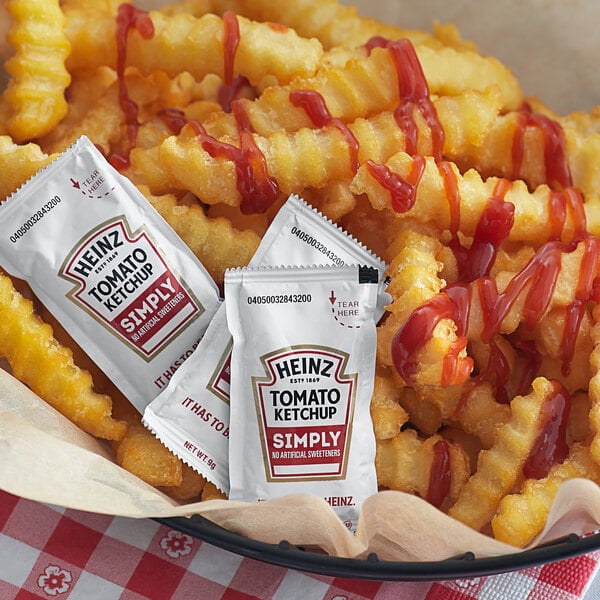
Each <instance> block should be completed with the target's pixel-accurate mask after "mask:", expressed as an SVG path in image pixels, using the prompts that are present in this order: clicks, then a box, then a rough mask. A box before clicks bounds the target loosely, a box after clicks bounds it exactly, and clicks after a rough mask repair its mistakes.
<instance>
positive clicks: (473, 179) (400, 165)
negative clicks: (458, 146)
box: [350, 152, 600, 243]
mask: <svg viewBox="0 0 600 600" xmlns="http://www.w3.org/2000/svg"><path fill="white" fill-rule="evenodd" d="M414 161H415V159H414V158H413V157H411V156H410V155H408V154H406V153H405V152H399V153H397V154H395V155H394V156H392V157H391V158H390V159H389V160H388V161H386V162H385V166H386V167H387V168H389V169H390V171H391V172H392V173H394V174H397V175H399V176H400V177H401V178H403V179H405V180H408V179H409V178H410V173H411V171H412V169H413V167H414ZM446 165H447V167H448V168H447V170H445V171H442V169H441V168H440V167H439V165H438V163H436V161H435V160H434V159H433V158H432V157H426V158H425V168H424V170H423V174H422V177H421V178H420V180H419V182H418V183H417V185H416V188H415V190H416V193H415V201H414V204H413V205H412V206H411V207H410V208H409V209H408V210H407V211H406V212H396V211H395V210H394V209H393V207H392V201H391V196H390V192H389V191H388V190H387V189H385V188H383V187H382V186H381V184H380V183H379V182H378V181H377V180H376V179H375V178H374V177H373V175H372V173H371V172H370V170H369V165H366V164H363V165H361V167H360V168H359V170H358V172H357V174H356V176H355V177H354V179H353V181H352V183H351V186H350V189H351V190H352V191H353V192H354V193H355V194H362V193H365V194H367V196H368V197H369V200H370V202H371V204H372V205H373V207H374V208H376V209H377V210H383V209H390V210H391V211H392V212H391V214H393V215H394V216H395V217H396V218H404V217H412V218H415V219H418V220H419V221H420V222H422V223H431V222H433V223H435V224H436V225H437V226H438V228H439V229H442V230H444V229H450V227H451V219H452V213H451V211H452V207H453V202H454V199H453V198H450V197H449V195H448V189H449V187H448V186H447V183H446V182H447V181H448V179H450V180H451V182H452V183H455V184H456V187H455V188H453V189H456V190H457V195H458V199H459V207H458V208H459V211H460V223H459V231H460V232H461V233H463V234H465V235H467V236H473V235H474V233H475V229H476V228H477V224H478V223H479V221H480V219H481V216H482V214H483V212H484V210H485V209H486V208H487V206H488V204H489V199H490V198H491V197H492V196H494V195H495V190H496V188H497V186H498V185H499V184H500V183H503V182H501V181H500V180H499V179H498V178H497V177H489V178H488V179H486V180H483V179H482V178H481V175H480V174H479V173H478V172H477V171H476V170H474V169H469V170H468V171H467V172H466V173H464V174H461V173H460V172H459V170H458V168H457V167H456V165H454V164H453V163H446ZM504 183H506V186H507V190H506V193H505V194H504V196H503V198H504V201H505V202H510V203H511V204H512V205H513V206H514V224H513V226H512V227H511V229H510V232H509V236H508V239H509V240H510V241H527V242H529V243H542V242H545V241H547V240H548V239H551V237H553V235H555V232H554V231H553V225H554V220H555V218H556V216H555V214H553V211H552V206H553V199H554V197H555V195H556V192H554V191H552V190H551V189H550V188H549V187H548V186H547V185H541V186H539V187H537V188H536V189H535V190H533V191H532V192H530V191H529V189H528V188H527V186H526V185H525V183H524V182H523V181H519V180H517V181H511V182H508V181H506V182H504ZM583 208H584V210H585V209H586V208H587V205H585V204H584V206H583ZM587 216H588V218H587V224H588V230H589V231H591V232H594V231H597V232H600V221H598V220H597V219H598V217H600V215H598V214H596V213H595V212H594V211H592V210H589V211H588V213H587ZM576 218H577V217H576V215H574V214H573V212H572V211H570V210H569V211H567V213H566V219H565V223H564V225H563V226H562V232H560V233H562V235H563V238H564V239H565V240H570V239H572V238H573V235H574V233H575V231H576V230H577V229H576V228H577V227H578V226H579V222H578V220H576Z"/></svg>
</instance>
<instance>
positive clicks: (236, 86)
mask: <svg viewBox="0 0 600 600" xmlns="http://www.w3.org/2000/svg"><path fill="white" fill-rule="evenodd" d="M247 89H248V90H249V89H251V86H250V82H249V81H248V80H247V79H246V78H245V77H244V76H243V75H238V76H237V77H235V78H234V79H233V81H231V83H229V84H225V83H223V84H222V85H221V86H220V87H219V90H218V92H217V102H218V103H219V104H220V105H221V108H222V109H223V111H224V112H226V113H230V112H231V111H232V108H233V102H234V101H235V100H236V99H237V98H239V97H240V95H241V93H242V92H243V91H244V90H247Z"/></svg>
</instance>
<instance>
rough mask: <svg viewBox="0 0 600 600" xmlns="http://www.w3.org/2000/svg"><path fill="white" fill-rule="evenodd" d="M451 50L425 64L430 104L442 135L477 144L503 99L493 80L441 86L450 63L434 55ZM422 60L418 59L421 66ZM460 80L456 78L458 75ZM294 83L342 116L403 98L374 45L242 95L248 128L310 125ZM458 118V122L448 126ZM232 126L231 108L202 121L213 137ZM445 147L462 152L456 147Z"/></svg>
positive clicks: (263, 130) (387, 55) (368, 112)
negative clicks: (252, 96) (250, 96)
mask: <svg viewBox="0 0 600 600" xmlns="http://www.w3.org/2000/svg"><path fill="white" fill-rule="evenodd" d="M420 50H421V52H422V53H423V52H425V53H428V52H430V50H424V49H420V47H416V48H415V51H416V52H417V54H419V51H420ZM454 56H455V55H454V54H451V55H449V56H447V55H443V56H437V57H436V58H435V59H434V58H433V57H432V59H431V65H430V68H431V70H432V72H430V73H428V71H427V70H425V71H424V75H425V79H426V80H427V81H428V85H429V89H430V93H431V94H437V95H440V97H439V98H437V99H436V100H435V104H436V109H437V111H438V114H439V116H440V120H441V121H442V122H444V121H448V125H447V126H445V129H446V130H447V135H450V137H452V136H453V135H455V133H460V135H461V136H464V143H466V142H469V143H472V144H477V143H478V142H479V143H480V141H481V140H482V139H483V137H484V136H485V135H486V132H487V128H488V126H490V125H491V124H492V123H495V118H496V116H497V114H498V113H499V111H501V110H503V109H504V108H505V102H504V101H503V97H502V95H501V94H500V93H499V91H498V88H497V87H496V86H493V85H491V86H486V85H479V86H477V87H474V88H471V87H469V86H464V87H462V88H459V87H456V88H454V89H451V90H443V89H442V88H443V86H450V83H448V82H445V81H444V79H443V78H444V76H447V74H448V73H450V72H452V70H453V68H452V65H451V64H449V65H444V64H440V63H438V62H437V61H438V60H441V62H443V60H442V59H444V58H446V59H448V61H450V62H451V60H452V58H453V57H454ZM427 66H428V65H427V64H426V65H423V67H424V69H425V68H426V67H427ZM438 69H439V70H438ZM459 80H460V78H458V80H457V81H459ZM297 89H301V90H311V91H314V92H316V93H318V94H320V95H321V97H322V98H323V101H324V103H325V105H326V106H327V110H328V111H329V112H330V113H331V115H332V116H333V117H336V118H339V119H343V120H344V121H345V122H351V121H354V120H356V119H358V118H360V117H363V118H368V117H371V116H373V115H375V114H378V113H380V112H383V111H393V110H394V109H395V108H396V106H397V105H398V103H399V102H400V101H401V100H402V99H401V98H400V96H399V89H398V72H397V67H396V65H395V63H394V60H393V58H392V55H391V52H390V50H388V49H384V48H377V49H375V50H373V52H372V53H371V54H370V56H363V57H360V58H355V59H352V60H349V61H348V62H347V63H346V64H344V65H343V66H341V67H340V66H332V67H329V68H321V69H320V70H319V71H318V72H317V73H316V75H314V76H313V77H311V78H299V79H296V80H294V81H293V82H292V83H291V84H290V85H288V86H285V87H282V86H274V87H269V88H267V89H265V90H264V91H263V93H262V94H261V95H260V96H259V97H258V98H257V99H256V100H254V101H253V102H250V101H244V100H242V101H241V103H242V105H243V108H244V111H245V112H246V114H247V116H248V120H249V122H250V124H251V126H252V129H253V130H254V131H256V132H257V133H258V134H259V135H263V136H269V135H271V134H273V133H275V132H276V131H278V130H280V129H285V130H287V131H297V130H298V129H301V128H302V127H310V126H312V124H311V122H310V120H309V119H308V117H307V116H306V114H305V113H304V111H302V110H301V109H300V108H298V107H296V106H294V104H293V103H292V102H291V100H290V92H291V91H292V90H297ZM449 92H452V93H451V95H449V96H448V97H445V96H443V95H441V94H442V93H449ZM455 96H460V97H461V98H463V100H462V102H460V103H457V102H456V101H453V98H454V97H455ZM444 98H445V99H444ZM490 105H491V106H490ZM490 107H491V110H490ZM459 119H460V123H461V124H460V126H452V123H454V122H456V121H457V120H459ZM235 128H236V125H235V120H234V119H233V117H232V115H231V114H224V113H222V114H220V115H219V116H218V117H217V116H215V117H214V118H213V119H211V120H210V121H209V122H207V123H206V129H207V131H208V132H209V133H210V134H211V135H214V136H216V137H221V136H223V135H228V134H230V133H231V132H232V131H235ZM451 147H452V146H451ZM449 151H451V152H455V153H456V154H457V155H460V154H461V152H460V149H459V148H457V149H456V150H449Z"/></svg>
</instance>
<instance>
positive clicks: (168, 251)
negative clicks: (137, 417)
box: [0, 137, 220, 412]
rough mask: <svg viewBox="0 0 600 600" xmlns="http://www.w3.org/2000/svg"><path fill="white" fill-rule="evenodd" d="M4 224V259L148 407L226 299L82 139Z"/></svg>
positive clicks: (0, 250) (7, 212)
mask: <svg viewBox="0 0 600 600" xmlns="http://www.w3.org/2000/svg"><path fill="white" fill-rule="evenodd" d="M0 224H1V225H0V265H1V266H2V267H3V268H4V269H6V271H8V272H9V273H10V274H12V275H14V276H15V277H19V278H22V279H25V280H26V281H27V282H28V283H29V285H30V286H31V288H32V289H33V291H34V292H35V294H36V295H37V296H38V297H39V298H40V300H41V301H42V302H43V303H44V304H45V305H46V307H47V308H48V310H50V311H51V312H52V313H53V314H54V315H55V316H56V317H57V318H58V319H59V321H60V322H61V323H62V324H63V325H64V327H65V329H66V330H67V331H68V332H69V333H70V335H71V336H72V337H73V338H74V339H75V341H76V342H77V343H78V344H79V345H80V346H81V347H82V348H83V349H84V350H85V351H86V352H87V353H88V354H89V356H90V357H91V358H92V360H94V362H95V363H96V364H97V365H98V366H99V367H100V368H101V369H102V370H103V371H104V372H105V373H106V374H107V375H108V376H109V377H110V378H111V379H112V380H113V381H114V383H115V385H117V386H118V387H119V388H120V389H121V391H122V392H123V393H124V394H125V395H126V396H127V398H128V399H129V400H130V401H131V402H132V403H133V404H134V405H135V406H136V408H137V409H138V410H139V411H140V412H143V410H144V408H145V407H146V405H147V404H148V403H149V402H150V401H151V400H152V399H153V398H154V397H155V396H157V395H158V393H159V392H160V390H161V389H162V388H163V387H165V386H166V384H167V382H168V380H169V379H170V377H171V375H172V374H173V373H174V372H175V370H176V369H177V368H178V367H179V366H180V365H181V364H182V363H183V361H184V360H185V359H186V358H187V357H188V356H190V355H191V354H192V351H193V350H194V348H195V347H196V346H197V345H198V343H199V340H200V338H201V337H202V335H203V334H204V332H205V330H206V328H207V326H208V324H209V322H210V320H211V319H212V316H213V315H214V313H215V311H216V310H217V308H218V307H219V305H220V299H219V291H218V288H217V286H216V284H215V282H214V281H213V280H212V278H211V277H210V275H209V274H208V272H207V271H206V269H205V268H204V266H203V265H202V264H201V263H200V262H199V261H198V259H197V258H196V257H195V256H194V254H193V253H192V252H191V251H190V250H189V248H188V247H187V246H186V245H185V244H184V242H183V241H182V240H181V239H180V238H179V237H178V236H177V234H176V233H175V232H174V231H173V230H172V229H171V227H170V226H169V225H168V224H167V223H166V222H165V221H164V220H163V219H162V217H161V216H160V215H159V214H158V213H157V212H156V210H155V209H154V208H152V206H151V205H150V204H149V202H148V201H147V200H146V199H145V198H144V196H143V195H142V194H141V192H140V191H139V190H138V189H137V188H136V187H135V186H134V185H133V184H132V183H131V182H130V181H129V180H128V179H127V178H125V177H123V176H122V175H120V174H119V173H118V172H117V171H116V170H115V169H114V168H113V167H112V166H111V165H110V164H109V163H108V162H107V161H106V159H105V158H104V157H103V156H102V154H101V153H100V152H99V151H98V149H97V148H96V147H95V146H94V145H93V144H92V142H91V141H90V140H89V139H88V138H86V137H82V138H80V139H79V140H78V141H77V142H75V144H73V146H71V147H70V148H69V149H68V150H67V151H65V152H64V153H63V154H62V155H61V156H59V157H58V158H57V159H56V160H54V161H53V162H52V163H50V164H49V165H48V166H47V167H46V168H45V169H43V170H42V171H40V172H38V173H37V174H36V175H35V176H34V177H32V178H31V179H30V180H29V181H28V182H26V183H25V184H24V185H23V186H22V187H21V188H20V189H19V190H17V191H16V192H15V193H14V194H12V195H11V196H10V197H9V198H8V200H6V201H5V202H4V203H3V204H2V205H1V206H0Z"/></svg>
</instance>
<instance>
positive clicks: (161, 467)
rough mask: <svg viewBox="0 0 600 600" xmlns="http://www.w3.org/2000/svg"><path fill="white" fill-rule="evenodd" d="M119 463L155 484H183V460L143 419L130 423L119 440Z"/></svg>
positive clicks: (116, 447)
mask: <svg viewBox="0 0 600 600" xmlns="http://www.w3.org/2000/svg"><path fill="white" fill-rule="evenodd" d="M114 446H115V454H116V458H117V464H119V465H120V466H121V467H123V468H124V469H125V470H126V471H129V472H130V473H133V474H134V475H137V476H138V477H139V478H140V479H142V480H143V481H145V482H146V483H149V484H150V485H154V486H168V487H170V486H180V485H181V484H182V483H183V463H182V462H181V460H180V459H179V458H178V457H177V456H175V455H174V454H173V453H172V452H170V451H169V450H167V448H166V447H165V446H163V445H162V443H161V442H160V441H159V439H158V438H156V437H155V436H154V435H153V434H152V433H151V432H150V431H149V430H148V429H146V428H145V427H144V426H143V425H142V424H141V423H130V424H129V428H128V430H127V433H126V434H125V437H124V438H123V439H122V440H120V441H118V442H115V444H114Z"/></svg>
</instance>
